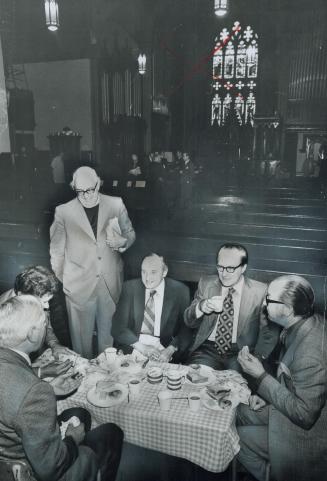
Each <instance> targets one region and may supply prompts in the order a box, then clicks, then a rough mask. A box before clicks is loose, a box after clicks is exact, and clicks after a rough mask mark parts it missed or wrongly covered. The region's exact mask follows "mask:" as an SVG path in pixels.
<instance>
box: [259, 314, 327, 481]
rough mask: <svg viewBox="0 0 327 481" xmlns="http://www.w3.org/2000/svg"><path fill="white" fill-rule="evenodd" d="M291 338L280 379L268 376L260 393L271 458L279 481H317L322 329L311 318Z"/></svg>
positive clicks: (321, 467)
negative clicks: (266, 413)
mask: <svg viewBox="0 0 327 481" xmlns="http://www.w3.org/2000/svg"><path fill="white" fill-rule="evenodd" d="M294 334H295V335H294V336H293V338H292V342H291V343H290V345H289V347H288V348H287V349H286V351H285V353H284V355H283V356H282V358H281V363H282V364H280V367H279V370H278V374H279V377H278V379H275V378H273V377H272V376H270V375H267V376H266V377H264V379H263V380H262V382H261V383H260V385H259V388H258V394H259V395H260V396H261V397H262V398H263V399H265V400H266V401H268V403H270V406H269V407H268V409H269V425H268V440H269V457H270V462H271V466H272V472H273V475H274V477H276V479H277V480H279V481H285V480H287V481H308V480H310V481H321V480H323V479H326V471H327V434H326V433H327V406H326V393H327V389H326V382H327V378H326V373H327V371H326V366H327V365H326V356H327V342H326V341H327V336H326V325H325V322H324V321H322V320H321V319H319V317H318V316H313V317H311V318H309V319H307V320H306V321H305V322H304V324H302V325H301V326H300V327H299V329H298V330H297V331H296V333H294Z"/></svg>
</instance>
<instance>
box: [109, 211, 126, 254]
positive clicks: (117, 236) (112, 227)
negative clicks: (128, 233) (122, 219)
mask: <svg viewBox="0 0 327 481" xmlns="http://www.w3.org/2000/svg"><path fill="white" fill-rule="evenodd" d="M106 235H107V240H113V241H114V243H115V244H116V246H117V248H118V247H124V246H125V245H126V243H127V239H126V238H125V237H123V236H122V235H121V228H120V225H119V222H118V218H117V217H112V218H111V219H109V223H108V225H107V228H106Z"/></svg>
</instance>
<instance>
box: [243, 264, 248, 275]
mask: <svg viewBox="0 0 327 481" xmlns="http://www.w3.org/2000/svg"><path fill="white" fill-rule="evenodd" d="M247 266H248V265H247V264H244V265H243V266H242V274H244V272H245V271H246V268H247Z"/></svg>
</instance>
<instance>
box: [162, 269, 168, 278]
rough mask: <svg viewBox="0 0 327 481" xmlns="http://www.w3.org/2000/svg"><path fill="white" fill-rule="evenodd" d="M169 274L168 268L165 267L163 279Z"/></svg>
mask: <svg viewBox="0 0 327 481" xmlns="http://www.w3.org/2000/svg"><path fill="white" fill-rule="evenodd" d="M167 274H168V267H165V268H164V270H163V273H162V277H166V275H167Z"/></svg>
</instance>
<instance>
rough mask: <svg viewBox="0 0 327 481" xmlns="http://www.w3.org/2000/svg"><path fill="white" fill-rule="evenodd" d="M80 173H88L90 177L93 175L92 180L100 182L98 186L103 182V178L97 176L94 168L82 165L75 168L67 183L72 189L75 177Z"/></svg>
mask: <svg viewBox="0 0 327 481" xmlns="http://www.w3.org/2000/svg"><path fill="white" fill-rule="evenodd" d="M81 173H85V174H88V175H89V176H90V177H94V180H96V179H97V182H100V186H101V185H102V184H103V180H101V179H100V177H99V176H98V174H97V173H96V171H95V170H94V169H92V168H91V167H88V166H87V165H83V166H82V167H78V169H76V170H75V172H74V173H73V178H72V181H71V182H70V184H69V185H70V187H71V188H72V189H73V190H74V189H75V184H76V179H77V177H78V176H79V174H81Z"/></svg>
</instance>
